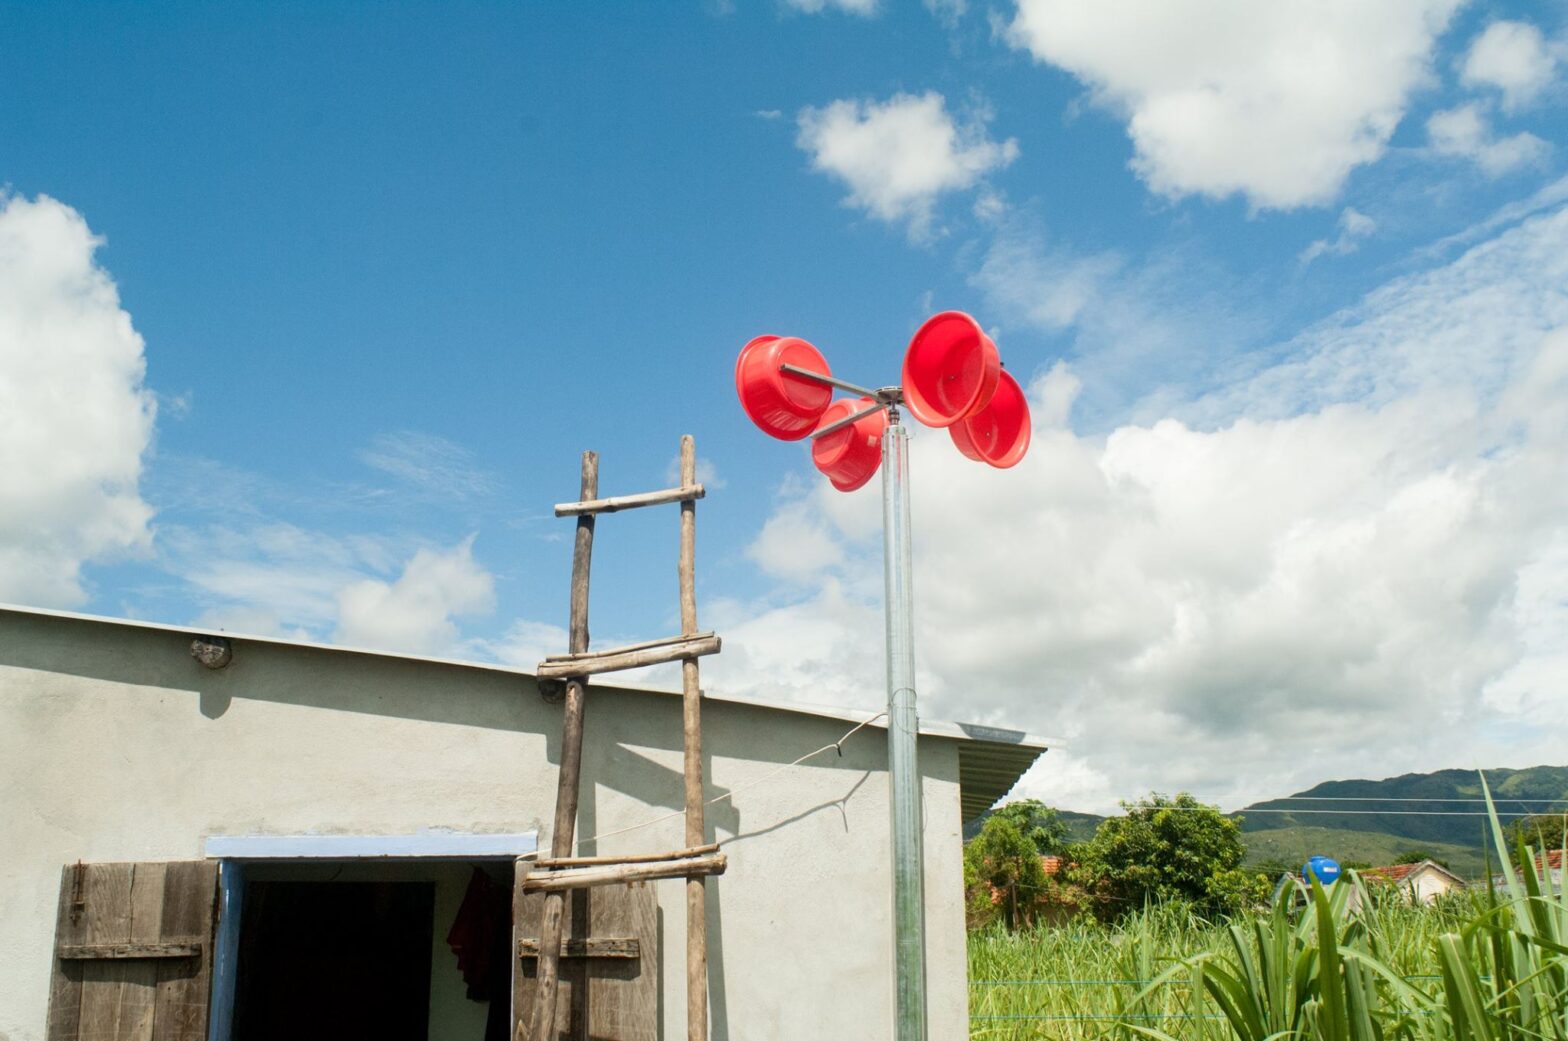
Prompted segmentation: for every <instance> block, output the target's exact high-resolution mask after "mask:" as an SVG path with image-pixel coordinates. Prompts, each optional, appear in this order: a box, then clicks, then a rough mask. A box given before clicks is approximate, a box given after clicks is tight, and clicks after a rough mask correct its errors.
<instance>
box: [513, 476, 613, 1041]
mask: <svg viewBox="0 0 1568 1041" xmlns="http://www.w3.org/2000/svg"><path fill="white" fill-rule="evenodd" d="M598 494H599V456H598V454H597V453H595V452H584V453H583V463H582V480H581V483H580V484H579V491H578V498H579V499H580V500H581V501H583V502H591V501H592V500H593V499H594V498H596V497H597V496H598ZM593 531H594V514H592V513H583V514H581V515H579V516H578V518H577V538H576V542H575V543H574V544H573V547H572V592H571V610H570V613H569V618H568V621H567V648H566V649H567V650H568V651H569V652H570V653H572V654H582V653H583V652H584V651H586V650H587V649H588V580H589V576H590V573H591V570H592V564H593ZM584 693H585V692H584V684H583V681H582V679H580V678H578V677H575V676H574V677H573V678H572V679H569V680H568V681H567V684H566V704H565V708H564V715H563V719H562V723H561V772H560V777H559V778H558V779H557V781H556V789H555V826H554V830H553V831H552V832H551V834H550V854H551V856H556V857H566V856H570V855H571V852H572V838H573V835H574V833H575V830H576V827H577V793H578V786H579V783H580V780H581V775H582V756H583V701H584ZM526 874H527V873H526V872H524V875H525V877H526ZM565 910H566V907H565V901H564V898H563V896H562V895H560V894H552V895H549V896H546V897H545V900H544V909H543V917H542V921H541V923H540V926H539V957H538V959H537V961H536V963H535V964H536V965H537V972H538V980H539V985H538V995H537V998H538V1000H537V1002H536V1006H535V1008H534V1010H533V1019H532V1027H531V1028H530V1029H529V1031H528V1034H527V1036H528V1037H531V1038H533V1039H534V1041H547V1039H548V1038H550V1036H551V1033H552V1028H553V1026H554V1024H555V1013H556V991H557V989H558V986H559V983H560V970H561V935H562V928H563V926H564V922H563V921H562V919H563V917H564V915H565ZM514 1008H516V1009H517V1015H518V1024H517V1028H516V1030H515V1031H514V1032H515V1033H518V1034H519V1035H521V1032H522V1024H523V1022H524V1021H523V1019H522V1012H521V1006H520V1005H515V1004H514Z"/></svg>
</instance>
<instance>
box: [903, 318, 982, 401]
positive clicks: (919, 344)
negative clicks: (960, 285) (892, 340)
mask: <svg viewBox="0 0 1568 1041" xmlns="http://www.w3.org/2000/svg"><path fill="white" fill-rule="evenodd" d="M1001 371H1002V360H1001V358H1000V357H999V356H998V355H997V353H996V344H994V343H992V342H991V338H990V337H989V336H987V335H986V334H985V330H983V329H981V328H980V323H979V322H977V321H975V320H974V319H973V318H971V317H969V316H968V315H967V314H964V312H962V311H943V312H942V313H941V314H939V315H935V316H933V317H931V318H928V319H927V320H926V323H925V324H924V325H922V326H921V327H920V329H919V330H918V331H917V332H916V333H915V335H914V338H913V339H911V340H910V341H909V349H908V350H907V351H905V352H904V373H903V388H904V403H905V404H906V405H908V406H909V411H910V412H912V413H913V414H914V417H915V418H916V419H918V420H920V422H922V423H924V424H925V425H926V426H932V427H950V426H952V425H953V424H954V423H957V422H958V421H959V420H961V419H963V418H964V417H965V416H968V415H971V414H973V413H975V412H977V411H979V410H980V409H982V408H984V407H985V406H986V405H987V404H988V403H989V402H990V400H991V395H992V394H994V393H995V392H996V382H997V376H998V374H999V373H1000V372H1001Z"/></svg>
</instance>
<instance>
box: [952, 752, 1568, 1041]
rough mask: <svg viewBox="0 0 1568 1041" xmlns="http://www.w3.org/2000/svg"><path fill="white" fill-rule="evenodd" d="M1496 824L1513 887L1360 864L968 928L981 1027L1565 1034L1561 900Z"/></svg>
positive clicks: (1018, 1035) (973, 1006)
mask: <svg viewBox="0 0 1568 1041" xmlns="http://www.w3.org/2000/svg"><path fill="white" fill-rule="evenodd" d="M1482 783H1483V785H1484V784H1485V780H1484V778H1483V782H1482ZM1488 799H1489V800H1490V793H1488ZM1492 820H1493V838H1494V841H1495V842H1496V845H1497V849H1498V851H1499V853H1500V854H1501V856H1500V858H1499V859H1500V861H1501V862H1502V864H1503V868H1504V877H1503V882H1502V885H1501V886H1491V885H1487V886H1484V887H1483V888H1481V889H1480V890H1472V891H1471V892H1470V893H1467V894H1465V895H1463V896H1460V897H1457V898H1452V899H1449V900H1446V901H1444V902H1442V903H1440V904H1439V905H1438V906H1436V907H1430V908H1428V907H1419V906H1411V905H1409V904H1408V903H1406V902H1403V901H1400V900H1394V899H1388V898H1386V897H1382V896H1379V895H1377V894H1375V893H1370V892H1368V891H1367V890H1366V889H1365V888H1364V887H1363V886H1362V883H1361V881H1360V880H1359V879H1358V878H1356V877H1355V876H1354V874H1353V873H1351V874H1349V875H1348V876H1347V879H1346V880H1345V881H1342V882H1341V883H1340V884H1338V885H1336V886H1334V887H1332V888H1331V890H1330V891H1328V892H1325V891H1324V890H1322V889H1321V888H1319V887H1317V886H1316V885H1314V887H1313V890H1312V893H1311V899H1310V900H1309V901H1308V903H1307V905H1306V906H1304V907H1299V908H1298V907H1297V906H1296V903H1297V899H1296V895H1295V893H1293V892H1286V893H1284V894H1282V895H1281V898H1280V899H1279V900H1278V901H1277V902H1276V903H1275V904H1274V906H1273V907H1271V908H1270V909H1269V910H1268V911H1267V912H1266V913H1259V914H1255V915H1250V916H1245V917H1242V918H1238V919H1235V920H1232V921H1229V922H1220V923H1211V922H1206V921H1204V920H1202V919H1201V918H1198V917H1196V916H1194V915H1193V914H1191V913H1190V912H1189V911H1187V910H1186V909H1184V908H1182V907H1180V906H1179V905H1167V906H1156V907H1151V908H1148V909H1146V910H1144V911H1142V912H1139V913H1137V914H1134V915H1131V916H1129V917H1128V918H1126V919H1124V920H1123V921H1122V922H1121V923H1120V924H1119V925H1117V926H1115V927H1107V926H1102V925H1099V924H1097V923H1094V922H1093V921H1091V920H1088V919H1081V920H1075V921H1074V922H1072V923H1069V924H1068V925H1065V926H1060V927H1056V928H1046V927H1042V928H1037V929H1034V930H1030V931H1026V932H1019V933H1012V934H1010V933H1007V932H1005V931H1000V930H997V929H991V930H987V931H983V932H978V933H975V934H972V936H971V940H970V954H969V975H970V1015H971V1017H972V1018H971V1037H973V1038H977V1039H980V1038H983V1039H988V1041H991V1039H994V1041H1015V1039H1024V1038H1029V1039H1034V1038H1051V1039H1062V1041H1078V1039H1099V1038H1112V1039H1116V1041H1151V1039H1152V1041H1236V1039H1240V1041H1287V1039H1301V1041H1320V1039H1321V1041H1526V1039H1529V1041H1540V1039H1545V1041H1568V901H1565V899H1564V895H1563V892H1562V890H1561V888H1560V887H1554V886H1553V885H1552V883H1551V882H1550V880H1549V873H1548V872H1546V871H1538V870H1537V868H1536V865H1535V861H1534V856H1533V851H1531V850H1528V849H1526V848H1525V847H1524V846H1522V845H1520V846H1518V847H1516V848H1515V849H1514V850H1512V851H1505V844H1504V840H1503V834H1502V829H1501V827H1500V826H1499V825H1498V824H1497V819H1496V814H1495V812H1494V813H1493V815H1492ZM1357 898H1358V899H1357Z"/></svg>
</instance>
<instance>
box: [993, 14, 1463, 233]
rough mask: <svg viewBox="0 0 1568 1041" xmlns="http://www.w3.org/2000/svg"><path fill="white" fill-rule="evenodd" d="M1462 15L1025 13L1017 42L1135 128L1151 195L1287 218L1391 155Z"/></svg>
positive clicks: (1138, 158)
mask: <svg viewBox="0 0 1568 1041" xmlns="http://www.w3.org/2000/svg"><path fill="white" fill-rule="evenodd" d="M1458 4H1459V0H1382V2H1379V3H1362V2H1359V0H1333V2H1327V3H1325V2H1319V0H1277V2H1273V3H1262V4H1259V3H1247V2H1245V0H1189V2H1186V3H1179V4H1144V3H1135V2H1131V0H1102V2H1099V3H1094V4H1084V3H1080V2H1078V0H1018V13H1017V16H1016V18H1015V19H1014V20H1013V22H1012V25H1011V27H1010V29H1009V31H1008V35H1009V38H1010V39H1011V41H1012V42H1013V44H1014V46H1017V47H1020V48H1023V49H1026V50H1028V51H1029V52H1030V53H1031V54H1032V55H1033V56H1034V57H1035V58H1036V59H1038V60H1039V61H1041V62H1047V63H1049V64H1052V65H1055V66H1058V67H1060V68H1063V69H1066V70H1067V71H1068V72H1070V73H1072V74H1073V75H1074V76H1076V77H1078V78H1079V79H1080V80H1082V81H1083V82H1084V83H1085V84H1087V85H1088V86H1089V88H1090V90H1091V91H1092V92H1093V97H1094V99H1095V100H1096V101H1097V102H1099V103H1100V104H1102V105H1104V106H1106V107H1108V108H1110V109H1112V110H1113V111H1116V112H1118V113H1119V114H1121V115H1122V116H1123V117H1124V118H1125V119H1126V120H1127V132H1128V135H1129V136H1130V137H1131V138H1132V142H1133V147H1134V152H1135V154H1134V157H1133V160H1132V166H1133V169H1134V170H1136V171H1137V173H1138V174H1139V175H1140V176H1141V177H1142V178H1143V179H1144V180H1145V181H1147V182H1148V184H1149V187H1150V188H1152V189H1153V190H1154V191H1156V192H1158V193H1160V194H1162V195H1167V196H1171V197H1179V196H1183V195H1188V194H1200V195H1206V196H1210V197H1213V198H1225V197H1227V196H1230V195H1233V194H1241V195H1244V196H1245V197H1246V198H1247V199H1248V201H1249V202H1250V203H1251V204H1252V205H1253V206H1255V207H1259V208H1278V209H1291V208H1294V207H1297V206H1303V205H1322V204H1326V203H1329V202H1331V201H1333V199H1334V197H1335V196H1336V195H1337V194H1338V193H1339V190H1340V187H1341V185H1343V183H1344V181H1345V178H1346V177H1347V176H1348V175H1349V174H1350V171H1351V170H1353V169H1355V168H1356V167H1357V166H1361V165H1363V164H1366V163H1371V162H1375V161H1376V160H1377V159H1378V158H1379V157H1381V156H1382V154H1383V152H1384V149H1385V147H1386V145H1387V143H1388V139H1389V136H1390V135H1391V134H1392V133H1393V132H1394V128H1395V126H1396V125H1398V123H1399V120H1400V118H1401V117H1402V116H1403V114H1404V110H1405V106H1406V104H1407V102H1408V100H1409V97H1410V95H1411V93H1412V92H1413V91H1414V90H1415V89H1416V88H1417V87H1419V86H1421V85H1422V84H1423V83H1424V82H1426V81H1427V79H1428V77H1429V75H1430V65H1431V57H1432V51H1433V44H1434V41H1435V40H1436V38H1437V36H1438V35H1439V34H1440V33H1441V32H1442V30H1443V28H1444V26H1445V25H1446V24H1447V22H1448V19H1449V17H1450V16H1451V15H1452V13H1453V11H1454V10H1455V8H1457V7H1458Z"/></svg>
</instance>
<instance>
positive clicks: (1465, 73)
mask: <svg viewBox="0 0 1568 1041" xmlns="http://www.w3.org/2000/svg"><path fill="white" fill-rule="evenodd" d="M1459 75H1460V79H1461V81H1462V82H1464V83H1466V84H1468V85H1470V86H1473V87H1493V88H1496V89H1497V90H1500V91H1502V94H1503V107H1504V108H1506V109H1510V110H1512V109H1517V108H1521V107H1523V106H1525V105H1527V104H1529V103H1530V102H1532V101H1534V100H1535V99H1536V98H1537V97H1539V96H1540V94H1541V92H1542V91H1543V90H1545V89H1546V88H1547V87H1548V86H1550V85H1551V83H1552V80H1553V79H1555V78H1556V76H1557V54H1556V53H1555V52H1554V50H1553V48H1552V47H1550V46H1549V45H1548V44H1547V42H1546V38H1545V37H1544V36H1542V35H1541V30H1540V29H1537V28H1536V27H1535V26H1533V25H1531V24H1530V23H1528V22H1509V21H1497V22H1493V23H1492V24H1491V25H1489V26H1487V27H1486V29H1485V31H1483V32H1482V33H1481V34H1480V35H1479V36H1477V37H1476V38H1475V42H1473V43H1472V44H1471V45H1470V50H1469V51H1468V52H1466V54H1465V58H1464V63H1463V64H1462V65H1461V66H1460V72H1459Z"/></svg>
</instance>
